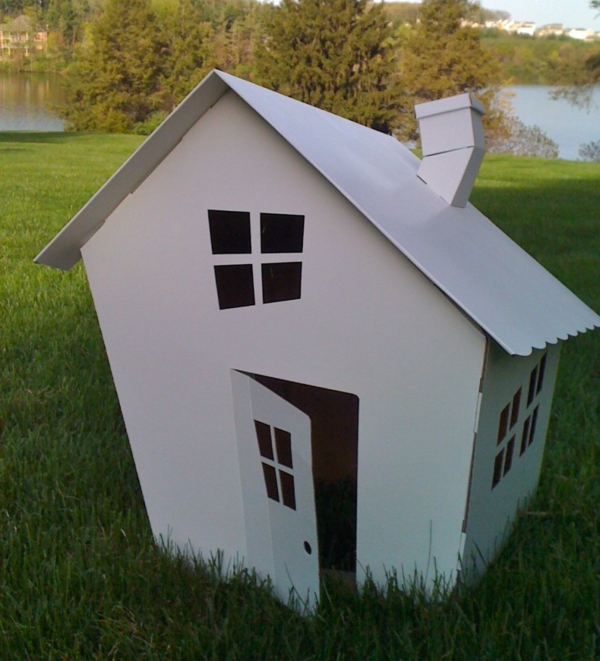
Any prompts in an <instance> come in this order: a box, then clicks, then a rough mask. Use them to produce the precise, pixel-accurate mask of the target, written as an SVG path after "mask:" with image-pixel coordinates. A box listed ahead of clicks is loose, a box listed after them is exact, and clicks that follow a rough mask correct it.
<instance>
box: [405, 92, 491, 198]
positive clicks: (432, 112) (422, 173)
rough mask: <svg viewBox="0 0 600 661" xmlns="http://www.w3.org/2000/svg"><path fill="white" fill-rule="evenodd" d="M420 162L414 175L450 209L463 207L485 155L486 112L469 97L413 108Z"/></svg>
mask: <svg viewBox="0 0 600 661" xmlns="http://www.w3.org/2000/svg"><path fill="white" fill-rule="evenodd" d="M415 114H416V116H417V119H418V120H419V129H420V131H421V145H422V147H423V160H422V161H421V165H420V167H419V171H418V172H417V175H418V176H419V177H420V178H421V179H422V180H423V181H424V182H425V183H426V184H427V185H428V186H429V187H430V188H432V189H433V190H434V191H435V192H436V193H437V194H438V195H439V196H440V197H441V198H442V199H444V200H446V202H448V204H450V205H452V206H453V207H465V206H466V205H467V202H468V200H469V195H470V194H471V189H472V188H473V184H474V183H475V179H476V177H477V173H478V172H479V167H480V165H481V162H482V161H483V156H484V153H485V140H484V137H483V126H482V123H481V118H482V116H483V115H484V114H485V108H484V107H483V104H482V103H481V101H478V100H477V99H476V98H475V97H473V96H471V95H470V94H459V95H458V96H451V97H449V98H447V99H440V100H439V101H429V102H428V103H421V104H419V105H417V106H415Z"/></svg>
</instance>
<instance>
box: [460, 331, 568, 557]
mask: <svg viewBox="0 0 600 661" xmlns="http://www.w3.org/2000/svg"><path fill="white" fill-rule="evenodd" d="M559 353H560V347H559V345H550V346H548V348H547V349H546V350H543V351H540V350H538V351H534V352H533V354H532V355H531V356H526V357H521V356H509V355H508V354H507V353H506V352H505V351H503V350H502V349H501V348H500V347H499V346H498V345H497V344H496V343H493V342H492V343H491V344H490V351H489V355H488V360H487V366H486V376H485V380H484V383H483V392H482V403H481V411H480V415H479V425H478V429H477V442H476V446H475V454H474V459H473V481H472V488H471V493H470V498H469V512H468V522H467V538H466V541H465V549H464V560H465V567H466V568H471V567H472V563H473V561H474V562H475V565H476V567H477V568H478V569H479V570H481V569H483V567H484V566H485V564H486V562H488V561H489V560H490V559H492V558H493V557H494V555H495V553H496V552H497V550H498V549H499V548H500V547H501V545H502V542H503V541H504V539H505V536H506V534H507V532H508V531H509V528H510V524H511V523H512V522H513V521H514V518H515V515H516V513H517V509H518V507H519V506H522V505H524V504H525V501H526V500H527V498H528V497H529V496H530V495H531V494H533V492H534V490H535V488H536V485H537V482H538V478H539V473H540V469H541V464H542V458H543V454H544V445H545V440H546V433H547V430H548V421H549V417H550V408H551V405H552V395H553V392H554V385H555V381H556V372H557V368H558V358H559ZM544 355H547V357H546V359H545V369H544V377H543V384H542V386H541V389H540V391H539V393H537V392H536V393H535V394H534V396H533V399H532V402H531V404H529V405H528V403H527V397H528V389H529V381H530V377H531V373H532V371H533V370H534V369H535V368H536V367H539V365H540V363H541V361H542V359H543V356H544ZM519 389H521V398H520V405H519V415H518V419H516V420H515V421H514V424H513V425H511V424H510V418H509V424H508V427H507V430H506V433H505V434H500V435H499V421H500V417H501V414H502V411H503V409H505V407H507V406H509V407H512V403H513V399H514V397H515V394H516V393H517V392H518V391H519ZM538 407H539V408H538ZM536 408H538V413H537V414H536V425H535V434H534V436H533V437H532V438H531V439H530V440H531V443H529V442H525V445H524V446H523V451H521V444H522V443H523V433H524V432H529V431H530V426H531V419H532V416H533V413H534V411H535V410H536ZM510 414H511V415H512V411H511V412H510ZM528 420H529V423H528V422H527V421H528ZM513 437H514V439H515V442H514V449H513V454H512V461H511V465H510V467H509V470H508V471H506V473H505V470H504V466H503V468H502V472H501V475H499V476H498V475H497V476H496V479H494V465H495V460H496V457H497V456H498V455H499V454H500V453H501V452H503V451H504V453H506V450H507V448H508V443H510V441H511V439H512V438H513ZM503 459H504V460H505V459H506V456H505V454H504V457H503ZM496 480H497V483H496V484H495V486H492V485H493V484H494V482H495V481H496Z"/></svg>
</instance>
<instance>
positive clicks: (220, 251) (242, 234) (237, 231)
mask: <svg viewBox="0 0 600 661" xmlns="http://www.w3.org/2000/svg"><path fill="white" fill-rule="evenodd" d="M208 224H209V227H210V242H211V246H212V252H213V255H241V254H248V253H251V252H252V240H251V238H250V214H249V213H248V212H247V211H217V210H215V209H209V210H208Z"/></svg>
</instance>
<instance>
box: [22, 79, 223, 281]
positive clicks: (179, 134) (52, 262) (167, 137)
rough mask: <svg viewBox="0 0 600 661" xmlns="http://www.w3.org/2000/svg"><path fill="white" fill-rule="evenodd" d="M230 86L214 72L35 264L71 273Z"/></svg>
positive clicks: (116, 174)
mask: <svg viewBox="0 0 600 661" xmlns="http://www.w3.org/2000/svg"><path fill="white" fill-rule="evenodd" d="M228 89H229V86H228V85H227V83H226V82H224V81H223V80H222V79H221V78H220V76H219V75H218V72H217V71H213V72H211V73H210V74H209V75H208V76H207V77H206V78H205V79H204V80H203V81H202V83H200V85H198V86H197V87H196V88H195V89H194V90H193V91H192V92H191V93H190V94H189V95H188V96H187V97H186V99H185V100H184V102H183V103H181V104H180V105H179V106H178V107H177V108H176V109H175V110H174V111H173V112H172V113H171V114H170V115H169V117H168V118H167V119H166V120H165V121H164V122H163V123H162V124H161V125H160V126H159V127H158V128H157V129H156V130H155V131H154V133H152V135H151V136H150V137H149V138H148V139H147V140H145V141H144V143H143V144H142V145H140V147H139V148H138V149H137V150H136V151H135V152H134V153H133V154H132V155H131V156H130V157H129V158H128V159H127V160H126V161H125V163H123V165H122V166H121V167H120V168H119V169H118V170H117V171H116V172H115V173H114V174H113V176H112V177H111V178H110V179H109V180H108V181H107V182H106V183H105V184H104V186H102V188H100V190H99V191H98V192H97V193H96V194H95V195H94V196H93V197H92V198H91V199H90V201H89V202H88V203H87V204H86V205H85V206H84V207H82V208H81V209H80V211H79V212H78V213H77V214H76V215H75V216H74V217H73V218H72V219H71V221H70V222H69V223H68V224H67V225H65V227H64V228H63V229H62V230H61V231H60V232H59V233H58V234H57V235H56V236H55V237H54V238H53V239H52V241H50V243H49V244H48V245H47V246H46V247H45V248H44V249H43V250H42V251H41V252H40V253H39V255H37V257H36V258H35V260H34V261H35V262H36V263H37V264H44V265H46V266H52V267H54V268H58V269H61V270H63V271H68V270H69V269H70V268H72V267H73V266H74V265H75V264H76V263H77V262H78V261H79V259H80V258H81V248H82V247H83V246H84V245H85V244H86V243H87V242H88V241H89V239H90V238H91V237H92V236H93V235H94V234H95V233H96V232H97V231H98V230H99V229H100V227H102V225H103V224H104V222H105V220H106V219H107V218H108V217H109V216H110V214H111V213H112V212H113V211H114V210H115V209H116V208H117V207H118V206H119V204H121V202H122V201H123V200H124V199H125V198H126V197H127V196H128V195H130V194H131V193H133V192H134V191H135V190H136V189H137V187H138V186H139V185H140V184H141V183H142V182H143V181H144V180H145V179H146V178H147V177H148V176H149V175H150V174H151V173H152V171H153V170H154V169H155V168H156V167H158V165H160V163H161V162H162V161H163V160H164V159H165V158H166V157H167V156H168V155H169V154H170V153H171V151H172V150H173V149H174V148H175V147H176V146H177V145H178V144H179V142H180V141H181V140H182V138H183V137H184V136H185V134H186V133H187V132H188V131H189V130H190V128H191V127H192V126H193V125H194V124H195V123H196V122H197V121H198V119H199V118H200V117H201V116H202V115H203V114H204V113H205V112H206V111H207V110H209V109H210V108H211V107H212V106H213V105H214V104H215V103H216V102H217V101H218V100H219V99H220V98H221V96H223V94H224V93H225V92H227V90H228Z"/></svg>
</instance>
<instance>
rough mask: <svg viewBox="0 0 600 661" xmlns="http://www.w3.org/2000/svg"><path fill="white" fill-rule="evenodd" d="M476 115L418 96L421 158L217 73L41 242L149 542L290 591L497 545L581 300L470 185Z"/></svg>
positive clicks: (488, 551) (305, 591)
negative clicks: (109, 391)
mask: <svg viewBox="0 0 600 661" xmlns="http://www.w3.org/2000/svg"><path fill="white" fill-rule="evenodd" d="M481 112H482V109H481V107H480V106H479V104H478V102H476V101H475V100H474V99H472V98H471V97H470V96H469V95H462V96H461V97H457V98H455V99H447V100H443V101H442V102H437V105H436V104H424V105H423V106H421V107H420V108H419V109H418V113H419V115H420V117H421V119H422V120H423V124H422V131H423V132H424V136H423V143H424V150H425V158H424V160H423V162H421V161H420V160H419V159H418V158H417V157H416V156H414V155H413V154H412V153H411V152H410V151H409V150H408V149H406V148H405V147H404V146H403V145H401V144H400V143H399V142H398V141H397V140H395V139H394V138H393V137H390V136H387V135H384V134H381V133H378V132H376V131H373V130H370V129H368V128H365V127H363V126H360V125H358V124H355V123H353V122H350V121H348V120H345V119H342V118H340V117H337V116H334V115H332V114H329V113H327V112H324V111H321V110H318V109H316V108H312V107H309V106H307V105H304V104H302V103H299V102H297V101H294V100H292V99H289V98H286V97H284V96H282V95H279V94H276V93H274V92H271V91H268V90H265V89H263V88H261V87H258V86H256V85H254V84H251V83H249V82H246V81H242V80H239V79H237V78H235V77H233V76H230V75H227V74H224V73H221V72H218V71H214V72H212V73H211V74H210V75H209V76H208V77H207V78H205V80H204V81H203V82H202V83H201V84H200V85H199V86H198V87H197V88H196V89H195V90H194V91H193V92H192V93H191V94H190V95H189V96H188V97H187V98H186V100H185V101H184V102H183V103H182V104H181V105H180V106H179V107H178V108H177V109H176V110H175V111H174V112H173V113H172V115H171V116H170V117H169V118H168V119H167V120H166V121H165V122H164V123H163V124H162V126H160V127H159V128H158V129H157V130H156V131H155V132H154V134H153V135H152V136H150V137H149V138H148V140H147V141H146V142H145V143H144V144H143V145H142V146H141V147H140V148H139V149H138V151H137V152H136V153H135V154H134V155H133V156H131V158H130V159H129V160H128V161H127V162H126V163H125V164H124V165H123V166H122V167H121V168H120V170H119V171H118V172H117V173H116V174H115V175H114V176H113V177H112V178H111V179H110V180H109V181H108V182H107V183H106V184H105V185H104V187H103V188H102V189H101V190H100V191H99V192H98V193H97V194H96V195H95V196H94V197H93V198H92V199H91V200H90V201H89V202H88V204H87V205H86V206H85V207H84V208H83V209H81V211H80V212H79V213H78V214H77V215H76V216H75V217H74V218H73V220H72V221H71V222H70V223H69V224H68V225H67V226H66V227H65V228H64V229H63V230H62V231H61V232H60V233H59V234H58V235H57V236H56V237H55V238H54V239H53V240H52V242H51V243H49V245H48V246H47V247H46V248H45V249H44V250H43V251H42V252H41V253H40V255H39V256H38V257H37V262H39V263H41V264H47V265H50V266H54V267H57V268H59V269H70V268H71V267H72V266H73V265H74V264H75V263H76V262H77V261H78V260H79V259H80V257H82V258H83V262H84V264H85V269H86V272H87V275H88V278H89V282H90V287H91V291H92V295H93V299H94V303H95V306H96V309H97V314H98V318H99V323H100V327H101V329H102V335H103V338H104V342H105V345H106V349H107V353H108V357H109V361H110V365H111V369H112V373H113V377H114V381H115V385H116V389H117V392H118V396H119V400H120V404H121V407H122V411H123V415H124V419H125V423H126V427H127V433H128V436H129V439H130V442H131V447H132V451H133V456H134V459H135V463H136V467H137V472H138V475H139V479H140V483H141V487H142V490H143V494H144V499H145V503H146V506H147V510H148V515H149V519H150V523H151V525H152V530H153V533H154V535H155V536H156V537H157V538H163V539H168V540H170V541H171V542H173V543H175V544H176V545H178V547H179V548H181V549H185V550H187V551H188V552H190V553H197V554H202V555H203V556H204V557H208V556H210V555H211V554H213V553H216V552H218V551H219V552H221V553H222V554H223V558H224V560H225V565H226V566H230V567H231V566H234V565H237V564H239V565H244V566H247V567H251V568H254V569H255V570H256V571H257V572H258V573H259V575H261V576H263V577H270V579H271V580H272V582H273V585H274V588H275V591H276V593H277V594H278V595H279V596H280V597H281V598H282V599H283V600H286V599H287V598H288V596H289V595H290V593H291V592H293V593H294V594H295V595H296V596H297V597H298V598H299V599H301V600H307V602H308V603H309V604H314V603H315V602H314V599H315V596H316V595H318V592H319V577H320V574H322V573H327V572H332V573H338V574H341V575H344V576H350V578H355V579H356V581H357V582H358V583H359V584H360V583H361V582H362V581H363V580H364V579H365V576H367V575H370V576H371V577H372V578H373V579H374V580H375V581H376V582H378V583H380V584H384V583H385V582H386V579H387V577H388V575H389V574H390V572H397V573H398V575H399V576H400V577H404V578H405V579H406V580H417V581H419V582H421V583H422V584H423V585H426V586H431V585H432V583H433V582H434V581H435V580H438V579H440V578H443V579H444V580H445V581H447V582H448V583H450V584H452V583H453V582H454V581H456V579H457V576H458V574H459V572H460V571H461V570H469V572H471V574H470V575H473V576H474V575H476V574H477V572H480V571H481V570H482V569H483V568H484V566H485V564H486V563H487V562H488V561H489V560H491V559H492V558H493V557H494V555H495V554H496V553H497V551H498V549H499V548H500V546H501V544H502V541H503V539H504V538H505V535H506V533H507V531H508V529H509V527H510V523H511V522H512V520H513V519H514V517H515V514H516V511H517V508H518V507H519V505H520V504H522V503H523V502H524V500H525V499H526V498H527V497H528V496H529V495H530V494H531V493H532V491H533V490H534V489H535V486H536V483H537V480H538V475H539V472H540V466H541V462H542V456H543V450H544V441H545V437H546V430H547V427H548V420H549V415H550V407H551V401H552V393H553V388H554V382H555V378H556V371H557V366H558V359H559V349H560V345H561V343H562V341H564V340H566V339H567V338H568V337H569V336H574V335H577V334H578V333H582V332H585V331H586V330H588V329H592V328H594V327H597V326H600V317H598V315H596V314H595V313H594V312H593V311H592V310H590V309H589V308H588V307H587V306H586V305H584V304H583V303H582V302H581V301H580V300H579V299H578V298H577V297H576V296H574V295H573V294H572V293H571V292H570V291H568V290H567V289H566V288H565V287H564V286H563V285H562V284H561V283H560V282H558V281H557V280H556V279H555V278H554V277H553V276H552V275H550V274H549V273H548V272H547V271H546V270H545V269H544V268H542V267H541V266H540V265H539V264H538V263H537V262H536V261H535V260H534V259H532V258H531V257H530V256H529V255H528V254H526V253H525V252H524V251H523V250H522V249H521V248H519V246H517V245H516V244H515V243H514V242H513V241H512V240H511V239H509V238H508V237H507V236H506V235H505V234H503V233H502V232H501V231H500V230H499V229H498V228H497V227H496V226H495V225H493V223H491V222H490V221H489V220H488V219H487V218H485V217H484V216H483V215H482V214H481V213H480V212H479V211H477V209H475V208H474V207H473V206H472V205H470V204H469V203H468V202H467V198H468V194H469V192H470V187H471V186H472V182H473V181H474V177H475V174H476V171H477V168H478V164H479V162H480V161H481V158H482V154H483V149H482V134H481V129H480V127H478V124H477V120H478V118H479V117H480V114H481ZM465 119H466V123H464V121H463V120H465ZM428 122H431V126H432V127H433V128H432V133H433V137H432V140H429V137H431V136H428V135H427V132H428V131H429V129H428V128H427V126H428ZM436 135H437V138H436Z"/></svg>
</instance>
